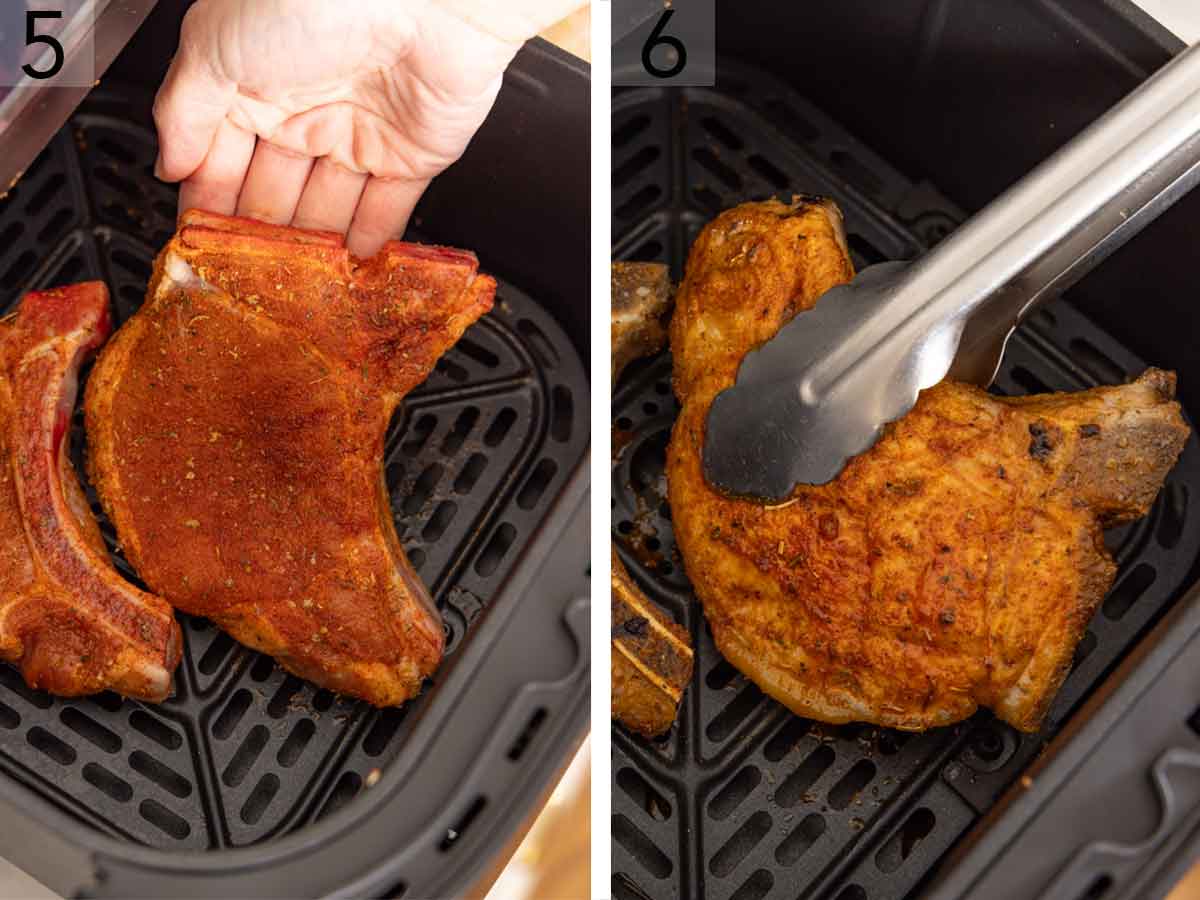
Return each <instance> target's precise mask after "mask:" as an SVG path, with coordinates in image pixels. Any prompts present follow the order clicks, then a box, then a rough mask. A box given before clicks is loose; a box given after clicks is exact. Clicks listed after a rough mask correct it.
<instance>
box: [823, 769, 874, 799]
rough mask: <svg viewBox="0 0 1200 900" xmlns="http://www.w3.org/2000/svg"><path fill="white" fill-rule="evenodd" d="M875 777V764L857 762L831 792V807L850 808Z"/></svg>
mask: <svg viewBox="0 0 1200 900" xmlns="http://www.w3.org/2000/svg"><path fill="white" fill-rule="evenodd" d="M874 777H875V763H873V762H871V761H870V760H867V759H860V760H859V761H858V762H856V763H855V764H854V765H853V766H852V767H851V769H850V771H849V772H847V773H846V774H845V775H843V776H842V778H841V780H840V781H839V782H838V783H837V784H835V785H834V786H833V787H832V788H831V789H830V791H829V805H830V806H831V807H833V808H834V809H836V810H843V809H845V808H846V807H847V806H849V805H850V804H851V803H852V802H853V801H854V798H855V797H857V796H858V795H859V793H860V792H861V791H862V789H863V788H865V787H866V786H867V785H868V784H870V783H871V779H872V778H874Z"/></svg>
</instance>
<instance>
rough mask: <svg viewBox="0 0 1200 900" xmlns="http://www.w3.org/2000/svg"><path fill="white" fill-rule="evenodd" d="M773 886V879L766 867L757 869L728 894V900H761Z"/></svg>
mask: <svg viewBox="0 0 1200 900" xmlns="http://www.w3.org/2000/svg"><path fill="white" fill-rule="evenodd" d="M774 886H775V879H774V878H773V877H772V876H771V873H770V872H768V871H767V870H766V869H759V870H757V871H756V872H755V873H754V874H753V875H751V876H750V877H749V878H747V879H746V880H745V881H744V882H742V886H741V887H739V888H738V889H737V890H736V891H734V892H733V894H732V895H731V896H730V898H729V900H762V898H763V897H765V896H767V894H769V893H770V892H771V888H773V887H774Z"/></svg>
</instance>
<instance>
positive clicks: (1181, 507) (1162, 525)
mask: <svg viewBox="0 0 1200 900" xmlns="http://www.w3.org/2000/svg"><path fill="white" fill-rule="evenodd" d="M1159 506H1160V509H1161V512H1160V513H1159V518H1158V531H1157V532H1156V537H1157V538H1158V543H1159V544H1160V545H1162V546H1163V547H1164V548H1166V549H1167V550H1173V549H1174V548H1175V545H1176V544H1178V543H1179V539H1180V538H1181V537H1182V536H1183V523H1184V522H1186V521H1187V508H1188V491H1187V486H1186V485H1182V484H1168V485H1167V486H1166V488H1164V489H1163V492H1162V494H1160V495H1159Z"/></svg>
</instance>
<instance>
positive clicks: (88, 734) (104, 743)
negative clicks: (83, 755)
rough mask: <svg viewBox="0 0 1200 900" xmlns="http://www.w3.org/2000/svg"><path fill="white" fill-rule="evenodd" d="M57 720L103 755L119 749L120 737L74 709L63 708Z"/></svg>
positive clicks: (71, 707) (69, 707)
mask: <svg viewBox="0 0 1200 900" xmlns="http://www.w3.org/2000/svg"><path fill="white" fill-rule="evenodd" d="M59 718H60V719H62V723H63V724H64V725H66V726H67V727H68V728H70V729H71V730H72V731H73V732H75V733H76V734H77V735H79V736H80V737H81V738H83V739H84V740H85V741H88V742H89V743H91V744H94V745H95V746H97V747H99V748H100V749H101V750H103V751H104V752H105V753H116V752H118V751H119V750H120V749H121V738H120V737H118V736H117V735H116V734H115V733H114V732H112V731H110V730H109V729H107V728H105V727H104V726H103V725H101V724H100V723H99V722H97V721H96V720H95V719H93V718H92V717H91V716H89V715H87V714H86V713H83V712H80V711H79V710H78V709H75V707H73V706H68V707H65V708H64V709H63V711H62V712H61V713H60V714H59Z"/></svg>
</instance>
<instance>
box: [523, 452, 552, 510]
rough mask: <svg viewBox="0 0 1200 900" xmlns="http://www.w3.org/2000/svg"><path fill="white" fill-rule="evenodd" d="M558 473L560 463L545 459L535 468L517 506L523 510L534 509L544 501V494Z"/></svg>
mask: <svg viewBox="0 0 1200 900" xmlns="http://www.w3.org/2000/svg"><path fill="white" fill-rule="evenodd" d="M557 473H558V463H556V462H555V461H554V460H552V459H543V460H541V461H539V462H538V464H537V465H536V466H534V467H533V472H531V473H530V475H529V480H528V481H526V482H525V486H524V487H523V488H521V493H519V494H518V495H517V506H519V507H521V509H533V508H534V507H535V506H537V502H538V501H539V500H541V499H542V494H544V493H545V492H546V488H548V487H549V486H550V482H551V481H552V480H553V479H554V476H555V475H556V474H557Z"/></svg>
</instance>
